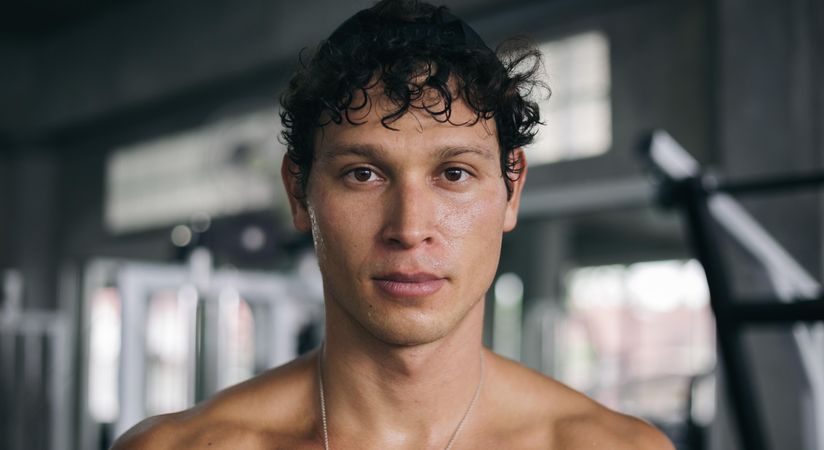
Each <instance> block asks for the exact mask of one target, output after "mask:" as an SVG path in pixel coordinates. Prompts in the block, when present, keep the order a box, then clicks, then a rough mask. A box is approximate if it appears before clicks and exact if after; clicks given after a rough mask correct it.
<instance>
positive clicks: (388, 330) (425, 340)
mask: <svg viewBox="0 0 824 450" xmlns="http://www.w3.org/2000/svg"><path fill="white" fill-rule="evenodd" d="M471 309H472V305H467V307H466V309H465V310H464V309H460V310H451V311H443V310H441V311H438V310H429V311H426V312H423V311H419V310H418V311H415V310H404V309H401V310H397V309H395V308H392V307H390V308H386V309H385V310H383V309H382V308H381V309H379V310H377V311H375V310H374V309H370V310H369V312H368V313H367V314H366V315H362V316H361V317H357V316H355V319H356V320H357V321H358V322H359V323H360V325H361V326H362V327H363V329H364V330H366V331H367V332H368V333H369V334H371V335H372V336H373V337H374V338H375V339H377V340H378V341H380V342H383V343H385V344H389V345H395V346H405V347H408V346H416V345H424V344H429V343H432V342H436V341H438V340H440V339H443V338H444V337H445V336H447V335H448V334H449V333H450V332H452V331H454V330H455V329H456V328H458V326H459V325H460V323H461V321H462V320H463V319H464V318H465V317H466V316H467V315H468V314H469V312H470V311H471Z"/></svg>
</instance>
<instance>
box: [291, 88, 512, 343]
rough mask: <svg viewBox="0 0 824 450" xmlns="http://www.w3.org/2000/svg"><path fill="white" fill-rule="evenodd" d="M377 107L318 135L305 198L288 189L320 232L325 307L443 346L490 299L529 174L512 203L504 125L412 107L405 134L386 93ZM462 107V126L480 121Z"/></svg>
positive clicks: (296, 213)
mask: <svg viewBox="0 0 824 450" xmlns="http://www.w3.org/2000/svg"><path fill="white" fill-rule="evenodd" d="M372 103H373V105H372V108H371V110H370V111H369V112H368V113H366V112H360V113H358V112H355V113H354V114H353V115H352V118H353V119H355V120H357V121H359V122H363V121H364V120H365V123H362V124H360V125H352V124H349V123H347V122H345V121H344V122H343V123H341V124H334V123H330V124H329V125H327V126H325V127H324V128H323V129H322V130H319V131H318V133H317V135H316V138H315V162H314V163H313V167H312V171H311V173H310V177H309V180H308V187H307V191H306V197H305V202H303V203H301V202H299V201H298V200H296V199H295V198H294V197H293V196H290V200H291V202H292V210H293V218H294V222H295V226H296V227H297V228H298V229H299V230H302V231H311V232H312V236H313V239H314V243H315V249H316V252H317V255H318V261H319V265H320V269H321V273H322V275H323V284H324V293H325V297H326V302H327V305H328V306H329V308H327V309H328V310H339V311H342V312H343V314H342V316H343V317H328V318H327V320H354V321H356V322H357V323H358V324H359V325H360V326H362V328H363V329H365V330H366V331H367V332H369V333H371V334H372V335H373V336H375V337H376V338H378V339H379V340H380V341H382V342H386V343H390V344H395V345H414V344H423V343H428V342H433V341H435V340H437V339H439V338H442V337H444V336H446V335H447V334H448V333H449V332H450V331H451V330H453V329H455V327H456V326H457V325H458V324H459V323H460V321H461V320H462V319H463V318H464V317H466V315H467V314H468V312H469V311H470V310H471V309H472V308H473V307H475V306H477V305H478V302H481V301H482V300H483V297H484V294H485V292H486V291H487V289H488V288H489V286H490V284H491V282H492V279H493V277H494V274H495V271H496V269H497V265H498V260H499V256H500V249H501V239H502V234H503V232H505V231H509V230H511V229H512V228H513V227H514V226H515V222H516V216H517V208H518V201H519V198H520V191H521V187H522V183H523V179H524V176H525V173H524V174H522V175H521V178H520V180H519V181H516V182H514V183H513V194H512V196H511V198H510V199H509V200H507V190H506V186H505V184H504V180H503V175H502V173H501V168H500V162H499V149H498V142H497V138H496V130H495V124H494V121H480V122H478V123H476V124H475V125H472V126H456V125H452V124H449V123H440V122H437V121H435V120H434V119H433V118H432V117H431V116H430V115H429V114H428V113H426V112H421V111H416V110H413V111H411V112H409V113H407V114H406V115H404V116H403V117H401V118H400V119H399V120H397V121H395V122H393V123H392V124H391V126H392V127H393V128H395V129H396V130H397V131H396V130H390V129H387V128H386V127H384V126H383V125H381V122H380V118H381V116H383V115H384V114H385V113H386V107H387V104H386V103H385V102H384V101H383V100H382V98H381V97H377V98H375V96H373V97H372ZM452 108H453V115H452V122H454V123H464V122H467V121H471V120H472V119H474V113H473V112H472V111H471V110H470V109H469V108H468V107H466V106H465V105H464V104H463V103H462V102H455V103H453V105H452ZM284 177H285V179H286V185H287V189H289V190H291V192H295V189H297V184H296V182H295V180H294V177H293V176H291V175H289V173H288V171H286V170H284ZM332 303H334V304H332Z"/></svg>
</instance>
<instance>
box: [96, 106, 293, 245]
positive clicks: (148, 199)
mask: <svg viewBox="0 0 824 450" xmlns="http://www.w3.org/2000/svg"><path fill="white" fill-rule="evenodd" d="M280 129H281V128H280V121H279V119H278V117H277V114H275V112H274V111H264V112H257V113H254V114H246V115H243V116H237V117H233V118H230V119H223V120H219V121H215V122H213V123H211V124H208V125H206V126H203V127H201V128H198V129H194V130H189V131H185V132H181V133H178V134H174V135H169V136H163V137H160V138H157V139H154V140H150V141H146V142H140V143H137V144H134V145H130V146H127V147H122V148H120V149H117V150H115V151H114V152H113V153H112V155H111V156H110V158H109V161H108V163H107V168H106V172H107V173H106V194H105V205H104V211H105V212H104V215H105V221H106V225H107V227H108V228H109V229H110V230H111V231H114V232H127V231H138V230H142V229H146V228H152V227H158V226H165V225H171V224H175V223H181V222H188V221H189V220H190V218H191V217H192V216H194V215H202V214H206V215H208V216H211V217H219V216H227V215H234V214H238V213H240V212H244V211H252V210H263V209H271V208H273V207H277V206H279V205H283V204H284V201H285V198H284V194H283V193H282V188H281V182H280V176H279V171H280V161H281V158H282V155H283V152H284V148H283V146H282V145H281V144H280V143H279V142H278V140H277V136H278V134H279V132H280Z"/></svg>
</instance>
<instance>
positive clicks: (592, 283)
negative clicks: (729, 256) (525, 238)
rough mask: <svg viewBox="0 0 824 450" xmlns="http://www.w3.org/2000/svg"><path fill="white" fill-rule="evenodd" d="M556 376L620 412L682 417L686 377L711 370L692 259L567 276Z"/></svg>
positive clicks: (710, 340) (704, 296)
mask: <svg viewBox="0 0 824 450" xmlns="http://www.w3.org/2000/svg"><path fill="white" fill-rule="evenodd" d="M566 283H567V298H566V306H567V311H568V315H567V318H566V319H565V321H564V322H563V323H562V325H561V326H560V327H559V329H558V333H559V336H557V342H558V345H559V347H560V348H559V349H558V353H557V355H558V358H559V361H558V365H557V367H558V373H557V374H556V376H557V378H559V379H560V380H561V381H563V382H565V383H567V384H569V385H571V386H572V387H574V388H576V389H578V390H581V391H583V392H586V393H588V394H589V395H591V396H593V397H594V398H596V399H597V400H598V401H600V402H602V403H604V404H606V405H607V406H610V407H612V408H615V409H617V410H620V411H624V412H627V413H631V414H634V415H639V416H643V417H646V418H654V419H657V420H661V421H671V422H677V421H679V420H683V416H684V413H685V412H686V411H687V399H688V396H689V389H690V380H691V379H692V378H693V377H698V376H700V375H702V374H706V373H708V372H710V371H712V369H713V368H714V366H715V333H714V321H713V318H712V313H711V311H710V308H709V291H708V288H707V284H706V279H705V278H704V273H703V270H702V268H701V265H700V264H699V263H698V262H696V261H659V262H647V263H636V264H631V265H628V266H622V265H615V266H600V267H584V268H579V269H576V270H573V271H571V272H570V273H569V275H568V277H567V280H566Z"/></svg>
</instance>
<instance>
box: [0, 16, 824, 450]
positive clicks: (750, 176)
mask: <svg viewBox="0 0 824 450" xmlns="http://www.w3.org/2000/svg"><path fill="white" fill-rule="evenodd" d="M445 3H446V4H447V5H448V6H450V7H451V8H452V9H453V10H454V11H455V12H456V13H457V14H458V15H459V16H461V17H463V18H465V19H466V20H467V21H468V22H469V23H470V24H471V25H472V26H473V27H475V28H476V29H477V30H478V32H479V33H480V34H481V35H482V36H483V37H484V38H485V39H486V40H487V42H488V43H490V44H492V45H493V46H494V45H495V44H496V43H499V42H501V40H502V39H504V38H506V37H509V36H512V35H525V36H528V37H529V38H531V39H533V40H534V41H535V42H536V43H538V44H539V45H540V47H541V48H542V50H543V51H544V53H545V58H546V77H547V79H548V81H549V84H550V85H551V87H552V90H553V95H552V97H551V99H550V100H549V101H548V102H547V101H544V102H543V103H542V108H543V112H544V117H545V118H546V121H547V124H546V126H544V127H543V128H542V129H541V131H540V134H539V139H538V140H537V142H536V143H535V144H534V145H532V146H531V148H529V149H528V150H527V155H528V158H529V160H530V172H529V179H528V183H527V187H526V190H525V194H524V199H523V206H522V213H521V216H522V217H521V222H520V224H519V227H518V229H517V230H516V231H514V232H512V233H510V234H508V235H507V236H506V237H505V243H504V251H503V255H502V261H501V266H500V273H499V275H498V278H497V280H496V282H495V284H494V286H493V289H492V290H491V291H490V293H489V295H488V299H487V301H488V309H487V311H488V313H487V324H486V325H487V326H486V334H485V340H486V343H487V345H489V346H490V347H491V348H493V349H495V350H496V351H498V352H500V353H502V354H504V355H507V356H509V357H511V358H514V359H517V360H520V361H522V362H524V363H525V364H527V365H529V366H531V367H533V368H535V369H537V370H540V371H543V372H545V373H547V374H549V375H551V376H553V377H556V378H558V379H559V380H561V381H563V382H565V383H568V384H570V385H571V386H573V387H575V388H576V389H579V390H582V391H584V392H586V393H587V394H589V395H591V396H593V397H594V398H596V399H598V400H599V401H601V402H603V403H605V404H606V405H608V406H610V407H612V408H615V409H618V410H620V411H625V412H627V413H630V414H634V415H638V416H641V417H643V418H645V419H646V420H649V421H651V422H653V423H655V424H656V425H658V426H659V427H661V428H662V429H663V430H665V432H666V433H667V434H668V435H669V436H670V437H671V439H672V440H673V441H674V442H675V443H676V446H677V448H678V449H679V450H687V449H689V450H700V449H712V450H735V449H741V450H749V449H753V450H758V448H763V449H765V450H766V449H774V450H795V449H799V450H824V368H823V367H824V338H822V335H824V332H823V331H822V327H821V322H820V321H819V322H815V321H807V322H804V323H801V322H797V321H796V319H798V318H799V316H798V315H797V314H795V315H793V314H794V313H792V312H786V311H785V310H778V309H776V310H775V312H770V311H772V310H769V311H767V312H766V313H762V314H760V315H757V314H755V313H753V314H750V316H751V317H750V319H752V320H758V321H760V322H761V323H760V324H758V325H754V326H750V325H747V326H739V325H740V323H741V322H740V321H739V322H736V320H739V319H735V320H732V319H729V318H730V317H734V316H735V315H734V314H733V315H724V316H723V317H724V318H725V319H724V322H722V321H721V319H719V322H718V327H716V320H715V316H714V314H713V309H714V308H713V305H716V306H717V305H719V304H720V303H719V302H720V299H721V297H723V299H724V300H730V299H733V298H739V297H746V298H756V299H762V300H763V302H762V303H763V304H764V305H767V306H770V305H772V304H773V303H776V304H777V303H779V301H783V302H789V303H792V301H793V300H798V299H799V298H802V297H803V298H817V297H818V296H820V293H821V291H820V280H821V278H822V273H824V270H822V257H824V242H822V232H824V228H823V227H822V206H823V205H824V204H823V203H822V198H821V196H820V192H821V190H820V189H819V187H820V184H819V185H817V184H816V183H815V180H819V181H820V179H819V178H820V177H817V175H816V173H821V169H822V166H824V145H823V143H824V126H822V124H824V87H822V80H824V3H822V2H820V1H818V0H788V1H777V0H754V1H748V2H744V1H737V0H669V1H653V0H613V1H604V0H546V1H535V0H510V1H504V0H452V1H447V2H445ZM369 4H370V3H369V2H367V1H363V0H358V1H352V2H338V1H332V0H310V1H305V2H285V1H265V0H242V1H237V0H235V1H228V0H202V1H199V2H195V1H187V0H164V1H159V0H129V1H119V2H115V1H111V0H109V1H107V0H75V1H68V0H34V1H29V2H20V1H18V2H6V4H4V5H3V7H2V8H0V11H1V12H0V274H2V291H0V448H3V449H9V450H18V449H55V450H60V449H67V450H74V449H104V448H107V447H108V446H109V445H110V444H111V442H112V440H113V439H114V437H116V436H117V435H119V434H120V433H122V432H123V431H124V430H125V429H128V428H129V427H130V426H131V425H133V424H134V423H136V422H137V421H139V420H140V419H142V418H144V417H146V416H148V415H154V414H159V413H163V412H169V411H175V410H179V409H183V408H186V407H188V406H190V405H192V404H194V403H196V402H197V401H199V400H202V399H203V398H206V397H208V396H209V395H211V394H212V393H214V392H216V391H217V390H219V389H221V388H223V387H225V386H228V385H230V384H232V383H235V382H238V381H240V380H243V379H245V378H247V377H250V376H252V375H254V374H255V373H259V372H261V371H263V370H266V369H267V368H269V367H272V366H275V365H278V364H280V363H282V362H284V361H287V360H289V359H291V358H293V357H294V356H296V355H298V354H300V353H301V352H303V351H306V350H307V349H310V348H312V347H313V346H314V345H316V344H317V342H318V340H319V338H320V332H321V328H322V320H323V315H322V304H321V290H320V279H319V274H318V272H317V267H316V264H315V261H314V259H313V255H312V251H311V241H310V240H309V239H308V237H307V236H302V235H298V234H296V233H295V232H293V231H292V229H291V224H290V221H289V220H288V217H287V216H288V211H287V209H288V206H287V205H286V203H285V200H284V194H283V192H282V188H281V184H280V178H279V173H278V172H279V164H280V159H281V157H282V154H283V151H284V147H283V145H282V144H280V143H279V141H278V138H277V136H278V133H279V131H280V124H279V120H278V116H277V114H278V105H277V97H278V95H279V93H280V92H281V90H282V88H283V86H284V83H285V81H286V80H287V78H288V76H289V75H290V73H291V71H292V70H293V69H294V68H295V67H296V65H297V61H298V56H297V55H298V53H299V52H300V51H301V49H302V48H304V47H307V46H311V45H313V44H314V43H316V42H317V41H318V40H320V39H322V38H324V37H325V36H327V35H328V34H329V33H330V32H331V31H332V30H333V28H334V27H335V26H336V25H337V24H338V23H339V22H341V21H342V20H343V19H345V18H346V17H348V16H349V15H351V14H352V13H354V12H355V11H357V10H359V9H362V8H364V7H367V6H369ZM653 129H659V130H665V131H666V132H667V133H669V135H671V136H672V138H673V139H674V142H677V144H675V143H674V142H673V141H669V140H666V142H664V143H665V144H667V145H669V147H668V148H670V150H672V148H675V149H676V150H678V151H677V152H676V156H672V153H670V160H672V158H675V160H677V161H680V164H681V165H680V166H678V167H690V168H691V169H692V170H693V172H690V176H691V177H692V178H693V179H699V180H700V181H701V183H703V184H702V185H701V186H703V187H702V188H701V189H704V188H705V187H706V185H707V183H710V182H711V181H712V180H745V181H747V180H749V181H752V183H751V186H752V185H753V184H754V185H758V186H760V187H759V188H758V189H751V191H757V192H756V194H757V195H747V196H744V195H736V194H735V193H730V194H729V195H727V194H723V195H724V201H725V202H726V203H724V204H725V205H726V206H727V207H726V208H724V207H720V209H719V208H718V207H715V206H713V205H716V206H717V203H718V202H715V203H711V202H709V200H710V199H711V197H712V193H711V192H710V190H711V189H710V190H707V191H704V190H702V194H701V195H698V196H697V197H690V198H687V199H685V198H684V196H683V195H682V196H678V195H673V192H676V193H677V192H678V190H677V189H675V190H673V189H668V188H667V186H669V187H670V188H672V183H670V182H671V181H673V180H672V179H669V178H667V177H666V176H664V177H663V178H662V177H661V172H662V170H660V169H661V167H658V169H659V170H656V169H655V165H654V164H653V165H652V166H653V169H652V170H650V166H651V164H650V161H649V159H650V158H649V156H650V155H649V154H648V155H647V157H646V158H645V157H643V156H642V153H644V152H643V151H641V152H639V151H638V150H639V147H640V148H642V149H646V150H648V151H649V150H650V148H651V147H655V146H654V145H650V144H649V142H648V141H645V140H644V136H646V135H647V133H648V132H649V131H650V130H653ZM667 139H669V138H667ZM644 142H647V143H646V144H644ZM662 142H663V141H662ZM659 143H660V142H659ZM665 147H666V145H665ZM679 152H680V153H679ZM678 155H680V156H678ZM685 155H688V156H686V159H685ZM653 156H654V155H653ZM679 158H680V159H679ZM652 159H653V160H654V159H655V158H654V157H653V158H652ZM664 159H665V160H666V157H665V158H664ZM685 161H686V162H685ZM659 163H660V161H659ZM663 165H664V166H667V164H666V163H664V164H663ZM696 168H700V176H699V177H698V178H696V177H695V176H694V175H695V174H696V172H695V170H697V169H696ZM816 171H817V172H816ZM663 172H666V170H664V171H663ZM653 173H658V175H657V176H653V175H652V174H653ZM670 175H672V174H670ZM799 177H807V178H806V179H807V180H808V181H809V180H813V182H812V183H809V184H807V185H805V186H804V187H806V189H797V190H789V189H785V188H786V186H787V185H791V184H793V180H798V179H799ZM670 178H672V177H670ZM676 178H677V177H676ZM668 180H669V181H668ZM753 180H755V181H753ZM758 180H762V182H759V181H758ZM763 180H767V181H765V182H764V181H763ZM770 180H772V181H770ZM776 180H778V181H776ZM676 181H677V180H676ZM730 183H732V181H730ZM676 184H677V183H676ZM710 184H711V183H710ZM713 186H714V185H713ZM772 188H775V189H772ZM707 189H709V188H707ZM730 190H731V191H733V190H734V189H730ZM741 190H742V189H739V191H741ZM750 193H751V194H752V192H750ZM712 198H714V197H712ZM730 204H733V206H734V207H731V206H730ZM696 205H697V209H696ZM707 205H709V206H710V207H709V208H705V207H706V206H707ZM691 206H692V207H693V208H692V209H690V208H691ZM695 211H699V212H701V211H703V212H704V213H705V214H704V215H703V216H702V215H701V214H698V215H696V214H695ZM719 211H720V212H719ZM713 214H720V215H721V216H723V217H726V219H723V220H722V219H718V217H716V218H715V219H716V220H721V222H722V223H721V226H720V227H719V226H718V224H712V223H710V224H707V223H704V222H701V220H705V222H712V219H713V217H711V216H713ZM742 217H743V219H742ZM699 222H701V223H699ZM702 224H703V225H702ZM704 225H706V226H704ZM753 227H755V228H753ZM716 228H725V230H726V233H721V232H719V233H717V234H718V236H716V239H709V240H708V237H707V236H705V235H703V234H702V233H701V230H711V231H713V230H716ZM753 230H755V231H753ZM752 233H754V234H752ZM741 236H747V237H746V238H743V239H742V238H741ZM776 252H777V253H776ZM776 255H777V256H776ZM719 258H720V261H719ZM715 263H718V264H717V265H718V266H723V268H724V270H716V269H717V267H716V264H715ZM765 266H766V267H765ZM711 270H712V272H710V271H711ZM708 278H709V279H711V280H715V281H714V283H715V284H714V285H713V286H712V289H711V286H709V285H708V283H707V280H708ZM719 286H723V287H724V289H720V288H719ZM799 286H801V287H799ZM711 290H712V292H713V300H712V301H713V302H715V303H711V296H710V291H711ZM819 304H820V303H816V302H815V301H814V302H809V303H808V305H811V306H816V305H819ZM759 305H761V304H759ZM715 309H716V312H718V311H726V310H722V309H718V308H715ZM805 311H808V310H805ZM809 311H811V313H810V314H813V315H815V314H817V316H816V317H818V318H819V319H820V318H821V309H820V308H818V309H815V308H810V309H809ZM809 311H808V313H809ZM762 312H763V311H762ZM782 314H783V315H782ZM719 317H721V316H719ZM735 317H738V316H735ZM809 317H812V316H809ZM809 317H808V318H809ZM740 320H743V321H744V322H746V320H745V319H740ZM752 320H751V321H752ZM747 323H748V322H747ZM720 336H726V338H725V339H727V340H724V339H719V337H720ZM722 344H724V345H722ZM733 344H735V345H733ZM719 348H721V349H722V350H724V351H726V353H725V352H724V351H721V352H719ZM722 355H726V356H725V357H722ZM725 364H726V365H732V366H734V367H731V368H732V369H734V370H731V371H727V369H726V368H725ZM724 374H728V375H729V374H733V375H734V376H724ZM731 393H732V394H733V395H730V394H731ZM735 393H737V394H735ZM736 395H737V397H736ZM742 417H744V419H743V420H742V419H741V418H742ZM742 431H743V432H742ZM742 436H745V437H743V438H742ZM746 436H757V437H758V439H757V441H756V442H755V443H753V442H752V438H751V437H750V438H747V437H746ZM748 439H749V441H748ZM756 447H758V448H756Z"/></svg>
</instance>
